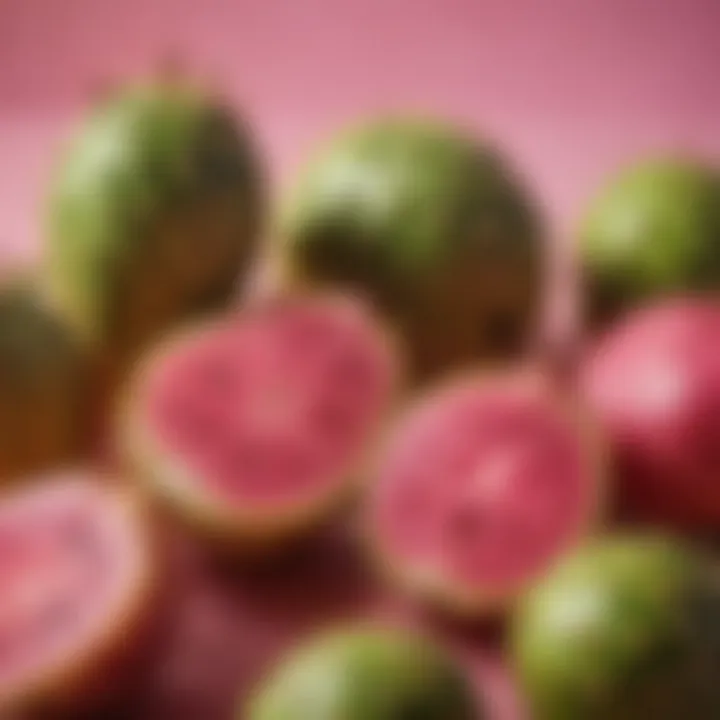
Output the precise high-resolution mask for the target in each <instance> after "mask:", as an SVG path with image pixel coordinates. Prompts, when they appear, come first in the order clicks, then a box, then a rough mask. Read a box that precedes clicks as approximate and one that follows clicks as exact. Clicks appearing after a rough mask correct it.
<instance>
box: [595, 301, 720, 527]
mask: <svg viewBox="0 0 720 720" xmlns="http://www.w3.org/2000/svg"><path fill="white" fill-rule="evenodd" d="M584 385H585V390H586V392H587V395H588V397H589V399H590V402H591V404H592V406H593V407H594V408H595V409H596V410H597V412H598V415H599V417H600V418H601V419H602V420H603V421H604V423H605V425H606V426H607V431H608V434H609V436H610V439H611V441H612V443H613V449H614V450H615V453H616V460H617V464H618V467H619V468H620V469H621V472H622V476H623V478H622V479H623V487H622V490H623V494H624V495H625V500H626V501H627V502H629V503H630V504H631V505H632V506H633V507H634V508H636V509H642V508H644V509H645V510H646V511H649V512H650V513H651V514H655V513H659V514H662V515H668V516H675V517H678V518H680V517H681V516H684V517H683V518H682V519H688V520H698V519H699V520H707V521H709V522H714V523H717V522H720V306H718V305H717V304H713V303H711V302H703V301H673V302H670V303H666V304H662V305H659V306H656V307H653V308H650V309H647V310H644V311H639V312H637V313H636V314H634V315H633V316H632V317H630V318H629V319H628V321H627V322H625V323H623V324H622V325H620V326H618V327H617V328H616V329H615V330H611V332H610V334H609V335H608V336H607V337H606V338H604V339H602V340H601V341H600V343H599V345H598V347H596V348H595V349H594V351H593V354H592V357H591V359H590V361H589V362H588V364H587V366H586V368H585V375H584Z"/></svg>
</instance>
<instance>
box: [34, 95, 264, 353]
mask: <svg viewBox="0 0 720 720" xmlns="http://www.w3.org/2000/svg"><path fill="white" fill-rule="evenodd" d="M262 180H263V178H262V170H261V168H260V163H259V160H258V157H257V153H256V149H255V147H254V145H253V141H252V138H251V137H250V132H249V130H248V129H247V128H245V127H243V126H241V125H240V124H239V123H238V122H237V119H236V118H235V117H234V116H233V115H232V113H231V112H230V110H229V109H228V108H227V107H225V106H224V105H223V104H222V103H221V102H219V101H217V100H216V99H215V98H214V97H211V96H210V95H209V94H208V93H206V92H204V91H202V90H200V89H198V88H196V87H192V86H190V85H189V84H187V83H179V82H168V81H162V82H154V81H153V82H147V83H143V84H138V85H135V86H131V87H129V88H126V89H124V90H122V91H121V92H119V93H117V94H116V95H113V96H112V97H111V98H109V99H108V100H106V101H105V102H103V103H101V104H100V105H99V106H98V107H96V108H95V109H94V110H93V112H91V113H90V115H89V117H88V118H87V119H86V120H85V122H84V124H83V125H82V126H81V127H80V128H79V130H78V132H77V134H76V136H75V138H74V139H73V140H72V142H71V143H70V145H69V147H68V149H67V151H66V153H65V155H64V157H63V159H62V163H61V164H60V165H59V167H58V169H57V173H56V177H55V178H54V182H53V185H52V188H51V193H50V198H49V208H48V243H47V266H46V273H45V274H46V279H47V285H48V288H49V292H50V295H51V297H52V299H53V301H54V302H55V303H56V304H57V306H58V307H59V308H60V310H61V311H62V312H63V313H64V314H65V315H66V316H67V318H68V319H69V320H70V321H71V322H72V323H73V325H74V326H76V327H77V328H78V330H79V331H80V332H81V334H82V336H83V337H84V338H85V339H86V340H87V341H88V342H89V343H91V344H92V345H93V346H96V347H98V348H100V349H101V350H106V351H107V352H106V354H107V355H108V356H109V357H111V358H113V360H114V361H115V362H120V361H119V360H117V358H118V357H121V358H122V359H123V361H127V360H128V358H130V359H132V356H133V355H134V354H135V353H136V352H137V351H138V350H139V349H141V348H142V347H144V346H145V345H147V343H148V342H149V341H152V340H153V339H154V337H155V336H156V335H157V334H158V333H159V332H162V331H163V330H165V329H166V328H167V327H169V326H170V325H171V324H173V323H175V322H178V321H181V320H184V319H186V318H187V316H189V315H191V314H194V313H197V312H200V311H202V310H205V309H209V308H213V307H218V306H222V305H225V304H227V302H228V301H229V299H230V298H231V296H232V294H233V292H234V291H235V290H236V289H237V287H238V283H239V282H240V281H241V280H242V275H243V274H244V273H245V271H246V270H247V269H248V267H249V264H250V261H251V259H252V255H253V253H254V251H255V248H256V245H257V235H258V232H259V228H260V224H261V212H262V206H263V203H264V201H263V197H264V196H263V193H264V190H263V182H262Z"/></svg>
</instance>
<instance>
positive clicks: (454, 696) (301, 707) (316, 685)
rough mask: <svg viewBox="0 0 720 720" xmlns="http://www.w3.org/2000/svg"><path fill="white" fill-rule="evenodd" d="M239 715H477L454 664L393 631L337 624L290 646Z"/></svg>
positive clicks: (435, 718)
mask: <svg viewBox="0 0 720 720" xmlns="http://www.w3.org/2000/svg"><path fill="white" fill-rule="evenodd" d="M243 709H244V708H242V709H241V711H240V712H239V713H238V715H237V718H238V720H240V718H242V719H243V720H308V719H309V718H312V720H369V718H372V720H483V718H484V717H485V715H484V714H483V713H481V712H480V710H479V709H478V708H477V706H476V703H475V700H474V698H473V696H472V692H471V690H470V688H469V686H468V685H467V683H466V681H465V679H464V678H463V677H462V675H461V674H460V673H459V671H458V670H457V669H456V668H455V667H453V666H452V665H451V664H450V663H449V661H447V660H446V659H445V658H444V657H443V656H442V655H441V654H440V653H439V652H438V651H437V650H436V649H435V648H434V647H432V646H431V645H429V644H428V643H427V642H426V641H424V640H421V639H420V638H418V637H416V636H408V635H406V634H403V633H401V632H399V631H396V630H386V629H371V630H366V629H355V630H347V631H337V632H334V633H331V634H329V635H327V636H323V637H321V638H319V639H316V640H314V641H311V642H310V643H309V644H307V645H306V646H304V647H301V648H300V649H299V650H297V651H295V652H294V653H293V654H292V655H291V656H290V657H289V658H287V659H286V660H285V661H284V662H283V663H282V664H281V665H280V666H279V667H278V668H277V669H276V670H275V672H274V674H273V675H272V676H271V677H270V679H269V680H268V681H267V682H266V683H265V685H264V686H263V687H262V688H261V689H260V691H259V693H258V694H257V696H256V697H255V698H254V700H253V701H252V702H251V705H250V707H249V708H248V712H247V713H244V712H242V710H243Z"/></svg>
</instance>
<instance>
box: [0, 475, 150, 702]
mask: <svg viewBox="0 0 720 720" xmlns="http://www.w3.org/2000/svg"><path fill="white" fill-rule="evenodd" d="M53 480H54V482H53V483H52V485H48V486H41V487H37V488H34V489H30V490H26V491H23V492H21V493H19V494H18V495H16V496H13V497H12V498H10V499H9V500H5V501H4V502H3V503H2V504H1V505H0V588H2V590H1V592H0V696H2V695H3V694H4V693H5V691H7V690H15V689H17V688H18V686H22V685H23V684H24V683H32V682H33V681H34V680H35V679H37V678H40V677H43V676H44V673H45V672H48V671H50V670H53V669H58V668H62V667H66V666H68V665H69V664H70V663H71V662H72V661H73V659H74V658H75V657H77V656H78V655H82V653H83V652H85V651H88V650H90V649H91V646H92V645H93V643H94V642H96V641H98V640H99V639H100V636H101V635H102V634H103V633H104V632H105V631H106V630H107V628H108V627H109V626H111V625H112V623H115V622H118V612H119V611H120V609H121V605H122V604H123V603H124V600H125V599H126V594H127V593H128V591H129V589H130V588H131V587H132V584H133V578H134V577H135V575H134V574H135V572H136V570H137V568H138V567H139V564H140V558H139V553H140V552H142V549H141V548H139V547H138V539H137V537H136V535H135V528H130V527H129V525H128V518H127V516H126V514H125V511H126V508H125V507H124V505H121V504H120V503H119V502H118V501H117V498H116V497H115V495H113V494H111V493H109V492H108V491H106V490H103V489H101V488H99V487H96V486H95V485H94V484H93V483H92V482H91V481H86V480H84V479H78V478H73V477H68V478H67V479H66V478H64V477H62V478H60V477H58V478H54V479H53Z"/></svg>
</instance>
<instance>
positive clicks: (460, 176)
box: [280, 117, 544, 377]
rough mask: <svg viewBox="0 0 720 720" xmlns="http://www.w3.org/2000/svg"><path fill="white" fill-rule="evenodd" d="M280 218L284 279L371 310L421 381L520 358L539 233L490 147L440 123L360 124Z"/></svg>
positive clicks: (324, 157) (536, 295) (535, 293)
mask: <svg viewBox="0 0 720 720" xmlns="http://www.w3.org/2000/svg"><path fill="white" fill-rule="evenodd" d="M283 210H284V212H283V214H282V223H281V228H280V233H281V237H282V239H283V245H282V249H281V257H282V260H283V261H284V263H285V267H286V269H287V268H289V274H290V276H291V278H294V279H299V280H301V281H305V282H310V283H332V284H337V285H340V286H341V287H346V288H348V289H352V290H355V291H360V292H361V293H362V294H364V295H365V296H367V297H369V298H370V299H371V300H372V301H374V302H375V303H376V304H377V305H378V306H379V307H380V308H381V309H382V310H384V311H385V312H386V313H387V315H388V316H389V317H390V318H391V319H393V320H394V321H395V323H396V325H397V327H398V329H399V331H400V335H401V337H403V338H404V340H405V341H406V343H407V346H408V351H409V356H410V360H411V361H412V365H413V367H414V370H415V372H416V373H417V375H418V376H420V377H424V376H428V375H433V374H436V373H438V372H440V371H443V370H446V369H449V368H452V367H455V366H458V365H465V364H470V363H473V362H475V361H477V360H482V359H493V360H494V359H498V358H504V357H507V356H511V355H514V354H515V353H517V352H519V350H520V349H521V348H522V347H523V346H524V343H525V341H526V340H527V337H528V334H529V332H530V330H531V328H532V327H533V325H534V321H535V320H536V317H537V313H538V311H539V308H540V305H541V302H540V300H541V292H542V290H541V288H542V269H543V268H542V266H543V262H544V248H543V244H542V233H541V224H542V223H541V221H540V218H539V214H538V212H537V209H536V207H535V205H534V203H533V202H532V200H531V199H530V197H529V195H528V193H527V192H526V190H525V188H524V187H523V186H522V183H521V182H520V180H519V178H518V177H517V176H516V175H515V174H514V172H513V171H512V170H511V168H510V166H509V163H508V162H507V160H506V158H505V157H504V156H503V155H502V154H501V153H500V152H498V151H497V150H496V149H495V148H493V147H491V146H490V145H489V144H487V143H485V142H484V141H481V140H478V139H477V138H475V137H474V136H472V135H471V134H469V133H466V132H464V131H462V130H460V129H458V128H455V127H453V126H451V125H449V124H447V123H443V122H440V121H434V120H423V119H416V118H412V117H394V118H381V119H376V120H373V121H371V122H367V123H365V124H361V125H360V126H358V127H356V128H352V129H350V130H348V131H347V132H345V133H341V134H340V135H339V136H338V137H336V138H334V139H333V140H332V141H331V142H330V143H329V145H328V146H327V147H326V148H325V149H324V150H323V151H322V152H321V153H320V154H319V155H318V156H317V157H316V158H315V159H314V161H312V162H310V163H309V164H308V166H307V168H306V169H305V171H304V172H303V173H301V177H300V178H299V180H298V182H297V185H296V187H295V189H294V191H293V192H292V193H290V195H289V199H288V201H287V203H286V204H285V206H284V208H283Z"/></svg>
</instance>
